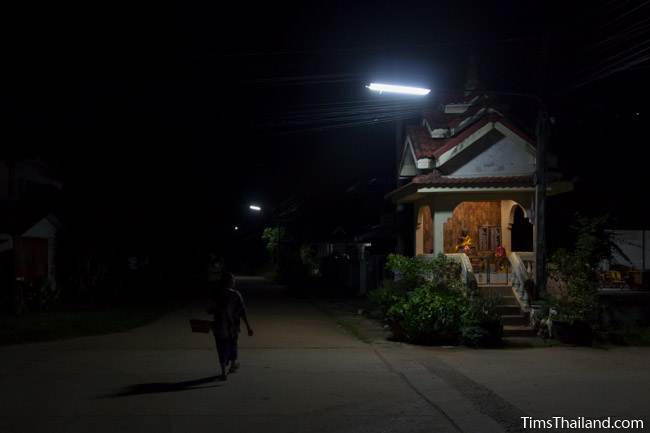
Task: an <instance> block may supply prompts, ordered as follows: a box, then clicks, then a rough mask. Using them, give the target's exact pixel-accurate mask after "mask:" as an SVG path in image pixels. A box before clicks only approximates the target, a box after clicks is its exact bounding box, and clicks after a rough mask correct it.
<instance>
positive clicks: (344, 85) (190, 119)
mask: <svg viewBox="0 0 650 433" xmlns="http://www.w3.org/2000/svg"><path fill="white" fill-rule="evenodd" d="M649 9H650V8H649V7H647V6H646V5H645V3H643V2H632V1H630V2H627V1H626V2H611V1H594V2H561V3H560V2H542V1H531V2H521V1H497V2H479V1H474V2H469V1H453V2H452V1H448V2H442V1H441V2H435V1H428V2H399V3H395V2H354V3H353V4H350V2H318V3H316V2H304V3H299V4H291V3H284V2H283V3H279V2H267V3H262V4H254V3H246V2H232V3H217V2H212V3H211V4H210V5H205V4H198V3H190V2H182V3H178V4H166V3H156V4H150V5H134V4H120V3H104V4H97V3H94V2H88V3H84V4H78V3H77V4H58V3H57V4H48V5H36V4H30V5H26V6H25V7H24V8H21V9H20V10H12V11H7V13H5V14H3V15H4V16H3V18H2V20H3V26H2V27H3V29H4V33H5V35H4V37H3V46H4V50H3V52H4V53H3V60H4V61H3V65H4V66H3V69H4V71H5V73H6V75H5V78H4V79H3V84H2V86H1V89H2V90H1V91H0V116H1V117H2V120H1V122H2V131H3V143H2V153H3V157H5V158H6V157H35V156H36V157H39V158H42V159H44V160H47V161H48V162H49V163H50V164H52V167H53V168H55V169H56V171H57V172H58V173H59V175H60V176H61V178H62V179H63V181H64V182H65V188H64V190H63V193H62V197H61V199H60V200H57V204H56V206H57V211H58V212H59V214H60V215H62V218H63V219H64V221H65V224H66V226H67V227H68V229H69V230H70V231H71V232H72V235H71V237H72V238H75V237H76V239H78V240H79V241H80V242H81V241H83V242H84V243H85V244H87V245H89V248H92V247H93V245H94V248H100V247H105V246H106V245H120V246H121V248H131V249H144V250H151V249H165V250H175V251H182V252H184V253H183V254H181V255H182V256H183V257H185V258H187V257H190V256H191V254H190V255H188V254H187V252H188V251H193V252H195V253H196V254H200V251H202V250H206V249H208V248H214V246H215V245H219V246H220V248H224V249H228V248H230V247H229V245H234V244H232V242H235V243H241V242H242V239H248V240H249V241H253V240H256V239H257V238H258V236H259V233H260V230H261V228H262V227H263V226H264V225H265V224H266V223H268V221H269V215H268V211H267V212H266V215H253V214H251V213H250V212H249V211H248V209H247V207H248V205H249V204H250V203H252V202H255V203H259V204H261V205H262V206H263V207H264V208H265V210H271V209H277V208H278V207H279V206H281V204H282V203H286V200H288V199H293V200H298V202H299V203H301V205H300V207H301V209H308V211H303V212H302V215H303V216H302V218H304V219H307V220H308V221H307V223H308V224H309V225H311V226H312V227H322V228H323V230H321V231H320V232H318V233H316V234H315V235H314V236H315V237H318V236H325V235H326V234H327V233H331V230H332V229H333V228H335V227H337V226H346V227H351V228H350V229H349V230H354V229H358V228H363V226H364V225H368V226H369V225H373V224H377V223H378V221H379V218H380V215H381V213H382V212H385V211H387V210H389V209H390V204H389V203H387V202H385V201H384V200H383V198H382V197H383V195H384V194H385V193H386V192H388V191H390V190H391V189H392V187H393V182H394V165H395V162H394V159H393V158H394V145H395V129H394V128H395V126H394V123H393V122H392V120H394V118H395V117H399V116H401V115H400V112H401V111H400V110H404V109H405V107H406V109H409V107H410V108H413V104H414V102H413V101H406V102H400V101H389V102H386V104H388V105H387V106H386V107H383V108H382V110H384V111H382V113H383V116H384V117H383V118H380V119H379V121H376V122H367V120H368V118H367V117H364V115H363V113H364V112H366V111H367V108H368V107H367V105H364V104H377V103H379V104H381V103H382V102H378V101H377V99H376V98H375V99H373V98H374V96H373V95H369V94H368V91H367V90H366V89H365V88H364V87H363V86H364V85H365V84H367V83H368V82H370V81H373V80H383V81H399V82H402V83H405V84H413V85H422V86H427V87H430V88H432V89H433V92H432V94H433V97H434V98H436V97H438V96H442V95H444V92H445V89H447V90H449V89H459V88H462V86H463V85H464V83H465V76H466V72H467V68H468V59H469V57H470V55H474V56H475V57H476V59H477V66H478V74H479V80H480V87H481V88H484V89H489V90H497V91H505V92H522V93H531V94H536V95H542V96H543V97H544V99H545V101H546V102H547V104H548V106H549V110H550V114H551V116H553V119H554V126H553V130H552V137H551V143H550V150H551V152H553V153H555V154H557V155H558V157H559V160H560V167H561V169H562V171H563V172H564V173H565V175H566V177H567V178H569V179H574V180H576V188H575V192H573V193H571V194H568V195H566V196H563V197H559V198H557V199H555V200H553V201H552V202H551V203H550V204H549V229H550V232H551V239H550V242H551V243H552V244H553V245H556V244H559V243H561V242H559V240H562V239H564V237H563V233H564V232H563V230H564V229H566V226H567V224H566V223H567V221H569V218H570V217H571V216H572V215H573V213H574V212H576V211H580V212H582V213H585V214H594V215H597V214H601V213H605V212H609V213H610V214H611V215H612V216H613V217H614V222H613V223H612V224H613V225H615V226H616V227H618V228H644V227H645V225H647V221H648V214H647V210H646V206H645V198H646V192H645V189H646V185H647V183H648V182H647V178H648V176H647V165H648V164H647V159H646V156H645V154H646V148H647V146H648V141H647V136H646V132H645V127H646V125H647V124H648V122H647V119H648V116H650V110H648V108H647V102H646V101H647V99H648V85H647V73H648V70H647V69H646V67H647V62H646V61H645V59H644V56H646V55H647V54H648V52H647V51H644V50H645V49H646V48H647V47H648V46H649V45H650V44H649V43H648V31H647V27H648V23H647V22H646V21H647V19H648V16H649V15H648V10H649ZM619 69H620V70H619ZM434 100H435V99H434ZM509 102H510V104H511V107H512V109H513V114H514V115H515V116H516V117H517V120H518V121H519V122H520V123H521V124H522V125H523V126H524V127H525V128H526V129H527V130H528V131H529V132H530V133H533V127H534V114H535V104H534V103H533V102H531V101H529V100H526V99H525V98H512V99H511V100H510V101H509ZM392 103H395V104H403V105H397V106H396V105H390V104H392ZM431 103H433V102H431ZM341 104H343V105H341ZM314 110H315V111H314ZM319 110H320V111H319ZM323 110H324V111H323ZM325 115H327V116H334V117H333V119H332V118H331V117H330V118H326V117H325ZM297 116H303V117H297ZM382 120H384V121H382ZM235 225H237V226H239V227H240V228H241V230H240V231H239V232H238V233H235V232H234V226H235Z"/></svg>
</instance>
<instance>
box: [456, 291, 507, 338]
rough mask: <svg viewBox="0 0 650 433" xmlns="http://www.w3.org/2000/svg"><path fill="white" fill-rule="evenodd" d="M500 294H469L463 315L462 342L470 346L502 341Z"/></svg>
mask: <svg viewBox="0 0 650 433" xmlns="http://www.w3.org/2000/svg"><path fill="white" fill-rule="evenodd" d="M500 303H501V298H500V297H499V296H487V297H483V296H477V295H476V296H469V297H467V298H466V303H465V308H464V311H463V315H462V328H461V342H462V343H463V344H465V345H467V346H470V347H490V346H496V345H498V344H500V343H501V338H502V337H503V325H502V323H501V315H500V314H499V311H498V306H499V304H500Z"/></svg>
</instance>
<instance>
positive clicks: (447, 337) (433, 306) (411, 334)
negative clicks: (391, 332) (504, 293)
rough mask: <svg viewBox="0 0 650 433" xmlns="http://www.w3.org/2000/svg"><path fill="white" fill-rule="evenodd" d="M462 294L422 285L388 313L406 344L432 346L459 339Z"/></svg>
mask: <svg viewBox="0 0 650 433" xmlns="http://www.w3.org/2000/svg"><path fill="white" fill-rule="evenodd" d="M463 298H464V297H463V294H462V293H460V292H452V291H439V290H432V287H431V286H428V285H425V286H422V287H418V288H417V289H415V290H413V291H412V292H409V294H408V296H407V297H406V298H405V299H404V300H402V301H401V302H397V303H396V304H394V305H393V306H392V307H390V309H389V310H388V313H387V314H388V317H389V318H390V319H391V320H393V321H397V322H398V323H399V324H400V327H401V329H402V330H403V332H404V336H405V338H406V339H407V340H408V341H412V342H418V343H434V342H445V341H455V340H456V339H457V338H458V335H459V330H460V325H461V317H462V313H463V303H464V302H463V301H464V299H463Z"/></svg>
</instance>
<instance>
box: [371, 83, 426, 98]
mask: <svg viewBox="0 0 650 433" xmlns="http://www.w3.org/2000/svg"><path fill="white" fill-rule="evenodd" d="M366 87H367V88H368V89H370V90H373V91H375V92H379V93H383V92H386V93H401V94H404V95H418V96H424V95H428V94H429V92H431V90H429V89H425V88H423V87H410V86H398V85H395V84H382V83H370V85H369V86H366Z"/></svg>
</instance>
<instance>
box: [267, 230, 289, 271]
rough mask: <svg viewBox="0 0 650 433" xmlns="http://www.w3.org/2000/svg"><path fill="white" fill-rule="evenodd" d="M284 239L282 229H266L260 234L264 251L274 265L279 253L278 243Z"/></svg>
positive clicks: (284, 232) (284, 235) (284, 234)
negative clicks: (264, 246)
mask: <svg viewBox="0 0 650 433" xmlns="http://www.w3.org/2000/svg"><path fill="white" fill-rule="evenodd" d="M285 238H286V230H285V228H284V227H267V228H265V229H264V231H263V232H262V240H263V241H264V242H266V250H267V251H268V252H269V255H270V256H271V260H272V261H273V262H274V263H275V262H276V261H277V260H278V255H279V252H280V243H281V242H282V241H283V240H284V239H285Z"/></svg>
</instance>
